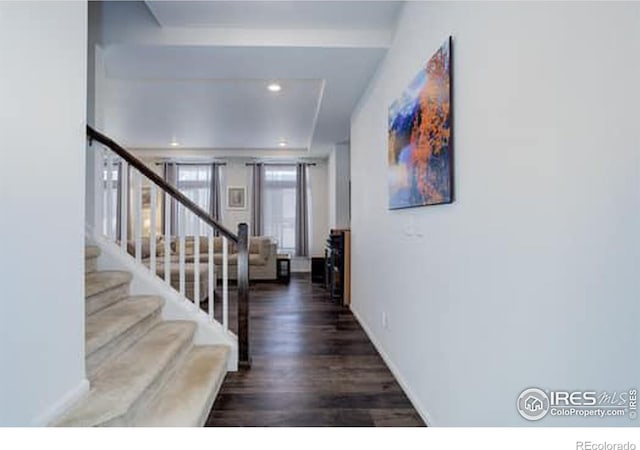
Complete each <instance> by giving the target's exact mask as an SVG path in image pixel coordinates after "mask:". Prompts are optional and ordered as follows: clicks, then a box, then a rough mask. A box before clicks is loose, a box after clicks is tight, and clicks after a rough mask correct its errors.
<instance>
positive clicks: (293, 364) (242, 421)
mask: <svg viewBox="0 0 640 450" xmlns="http://www.w3.org/2000/svg"><path fill="white" fill-rule="evenodd" d="M251 345H252V348H251V352H252V358H253V364H252V367H251V369H249V370H246V371H239V372H230V373H229V374H228V375H227V377H226V379H225V381H224V384H223V385H222V388H221V390H220V393H219V395H218V398H217V399H216V402H215V404H214V405H213V409H212V410H211V413H210V415H209V418H208V420H207V426H424V423H423V422H422V420H421V419H420V416H419V415H418V413H417V412H416V411H415V410H414V409H413V407H412V406H411V403H410V402H409V400H408V398H407V397H406V395H405V394H404V392H403V391H402V389H401V388H400V386H399V385H398V383H397V382H396V380H395V379H394V377H393V375H392V374H391V372H390V371H389V369H388V368H387V366H386V365H385V364H384V362H383V361H382V358H381V357H380V356H379V355H378V353H377V352H376V350H375V348H374V346H373V345H372V344H371V342H370V341H369V339H368V338H367V335H366V334H365V332H364V331H363V330H362V328H361V327H360V325H359V324H358V322H357V321H356V319H355V318H354V316H353V315H352V314H351V312H350V311H349V309H348V308H346V307H342V306H339V305H337V304H335V303H333V302H331V301H330V300H329V299H328V297H327V293H326V291H325V290H324V289H322V287H320V286H319V285H316V284H311V283H310V282H309V280H308V278H307V277H306V276H296V277H293V278H292V280H291V283H290V284H289V285H288V286H285V285H281V284H273V283H262V284H256V285H252V289H251Z"/></svg>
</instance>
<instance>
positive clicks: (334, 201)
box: [327, 144, 351, 228]
mask: <svg viewBox="0 0 640 450" xmlns="http://www.w3.org/2000/svg"><path fill="white" fill-rule="evenodd" d="M350 160H351V158H350V149H349V145H346V144H338V145H336V146H335V147H334V148H333V150H332V151H331V154H330V155H329V158H328V162H327V169H328V171H329V174H328V183H327V184H328V189H329V194H328V195H329V226H330V228H349V226H350V219H351V217H350V210H349V208H350V206H351V205H350V198H349V197H350V187H349V183H350V181H351V175H350V162H351V161H350Z"/></svg>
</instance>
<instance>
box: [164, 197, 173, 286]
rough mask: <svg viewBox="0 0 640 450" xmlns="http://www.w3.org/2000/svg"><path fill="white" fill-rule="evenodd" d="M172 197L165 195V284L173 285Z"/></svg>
mask: <svg viewBox="0 0 640 450" xmlns="http://www.w3.org/2000/svg"><path fill="white" fill-rule="evenodd" d="M172 231H173V232H174V233H175V230H172V229H171V196H170V195H169V194H168V193H167V192H165V193H164V282H165V283H167V284H168V285H169V286H170V285H171V232H172Z"/></svg>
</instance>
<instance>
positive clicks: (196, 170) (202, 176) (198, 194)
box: [176, 164, 219, 236]
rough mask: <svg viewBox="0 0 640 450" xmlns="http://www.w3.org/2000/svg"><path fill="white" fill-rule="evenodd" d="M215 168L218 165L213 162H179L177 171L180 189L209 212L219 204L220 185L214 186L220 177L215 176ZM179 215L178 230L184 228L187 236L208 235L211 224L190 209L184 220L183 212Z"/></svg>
mask: <svg viewBox="0 0 640 450" xmlns="http://www.w3.org/2000/svg"><path fill="white" fill-rule="evenodd" d="M215 170H217V166H215V165H212V164H197V165H196V164H178V171H177V186H176V187H177V188H178V190H179V191H180V192H182V193H183V194H184V195H185V196H187V197H188V198H189V200H191V201H193V202H194V203H195V204H196V205H198V206H199V207H201V208H202V209H204V210H205V211H207V212H209V213H212V212H213V210H212V208H213V209H214V210H215V208H217V204H218V201H217V199H216V191H217V192H219V187H217V186H213V182H214V181H217V180H218V179H219V177H218V176H217V174H215V176H214V171H215ZM212 200H213V202H212ZM178 216H179V217H178V220H177V222H178V232H180V231H181V230H182V229H183V228H184V231H185V235H186V236H207V233H208V230H209V225H208V224H206V223H205V222H203V221H202V220H201V219H200V218H199V217H198V216H196V215H195V214H193V213H191V212H190V211H188V212H187V214H186V221H184V222H183V219H182V214H180V213H179V214H178ZM214 218H215V217H214Z"/></svg>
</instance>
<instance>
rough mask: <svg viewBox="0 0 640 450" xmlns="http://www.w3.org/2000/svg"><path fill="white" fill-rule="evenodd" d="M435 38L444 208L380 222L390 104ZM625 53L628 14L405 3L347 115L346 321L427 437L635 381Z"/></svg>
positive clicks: (636, 160) (635, 283)
mask: <svg viewBox="0 0 640 450" xmlns="http://www.w3.org/2000/svg"><path fill="white" fill-rule="evenodd" d="M449 35H453V36H454V43H453V57H454V72H455V73H454V83H453V87H454V94H455V100H454V105H453V108H454V117H455V125H454V136H455V143H454V146H455V178H456V179H455V188H456V201H455V203H453V204H452V205H444V206H435V207H426V208H417V209H410V210H402V211H389V210H388V209H387V202H388V195H387V185H386V174H387V172H386V170H387V142H386V138H387V132H386V130H387V108H388V106H389V105H390V104H391V103H392V101H393V100H394V99H395V98H396V97H397V96H398V95H399V94H400V93H401V92H402V90H403V89H404V88H405V86H406V85H407V84H408V83H409V81H410V80H411V79H412V78H413V76H414V75H415V73H416V72H417V70H418V69H419V67H421V66H422V65H423V64H424V62H425V61H426V60H427V59H428V58H429V56H430V55H431V54H432V53H433V52H434V51H435V50H436V49H437V48H438V47H439V46H440V45H441V44H442V43H443V42H444V41H445V39H446V38H447V36H449ZM639 54H640V5H637V4H608V5H604V4H601V3H600V4H594V3H592V4H571V5H567V4H548V3H547V4H522V3H517V4H515V3H513V4H504V3H503V4H500V3H494V4H484V3H473V4H469V3H467V4H455V3H447V4H444V3H419V2H409V3H407V4H406V6H405V9H404V11H403V13H402V15H401V17H400V19H399V27H398V31H397V34H396V37H395V40H394V44H393V46H392V48H391V50H390V52H389V53H388V55H387V57H386V60H385V61H384V63H383V65H382V66H381V68H380V69H379V72H378V73H377V75H376V77H375V78H374V80H373V81H372V84H371V85H370V87H369V89H368V91H367V92H366V93H365V95H364V97H363V98H362V99H361V101H360V103H359V105H358V108H357V109H356V111H355V112H354V114H353V117H352V136H351V152H352V154H351V155H352V194H353V201H352V230H353V252H352V258H353V260H352V270H353V273H352V275H353V284H352V293H353V294H352V295H353V300H352V301H353V304H352V308H353V310H354V311H355V312H356V314H357V315H358V317H359V318H360V319H361V321H362V323H363V324H364V325H365V327H366V328H367V329H368V330H369V332H370V334H371V336H372V337H373V338H374V340H375V341H376V342H377V344H378V346H379V348H380V349H381V350H382V351H383V352H384V353H385V354H386V356H387V358H388V360H389V361H390V363H391V365H392V367H394V369H395V370H396V373H397V374H398V375H399V378H400V379H401V381H402V382H403V383H404V384H405V387H406V388H407V391H408V393H409V395H410V396H411V397H412V399H413V400H414V402H415V404H416V406H417V407H418V408H419V409H420V410H421V412H422V414H423V415H424V416H425V417H427V418H428V420H429V421H430V422H431V424H432V425H519V426H525V425H530V423H527V422H526V421H525V420H523V419H522V418H520V417H519V415H518V413H517V412H516V407H515V402H516V398H517V396H518V394H519V393H520V392H521V391H522V390H523V389H524V388H526V387H530V386H539V387H543V388H548V389H569V390H572V389H595V390H605V389H606V390H617V391H621V390H627V389H629V388H630V387H632V386H637V384H638V380H640V365H639V363H638V357H637V355H638V348H639V345H638V344H640V339H639V333H638V322H639V319H640V314H639V306H638V305H639V303H640V302H639V301H638V299H639V298H640V277H639V276H638V275H639V269H640V239H639V238H638V230H640V189H639V188H640V186H639V181H640V176H639V175H640V149H639V147H638V143H639V141H638V134H637V128H638V126H637V122H638V114H637V105H638V104H639V103H640V88H639V87H638V80H639V79H640V59H638V58H637V55H639ZM383 312H385V313H386V314H387V315H388V328H387V329H385V328H383V327H382V324H381V315H382V313H383ZM537 424H538V425H547V426H550V425H567V424H574V425H587V424H588V425H605V424H608V425H632V424H634V422H632V421H630V420H629V419H628V418H625V419H610V420H609V419H604V420H603V419H573V420H572V419H558V418H550V417H546V418H545V419H543V420H542V421H541V422H539V423H537ZM637 424H638V422H637V421H636V422H635V425H636V426H637Z"/></svg>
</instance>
